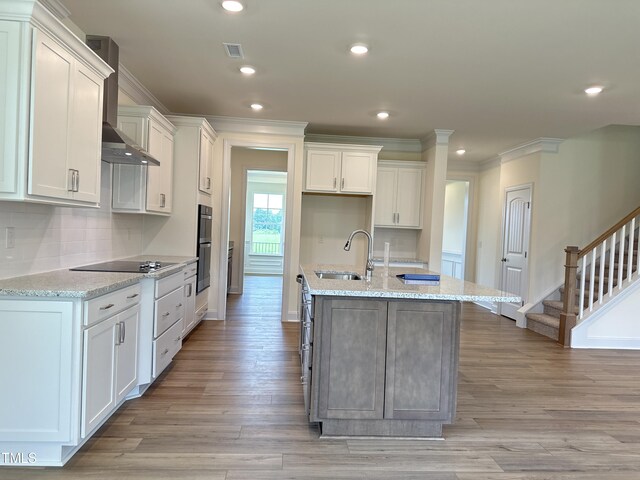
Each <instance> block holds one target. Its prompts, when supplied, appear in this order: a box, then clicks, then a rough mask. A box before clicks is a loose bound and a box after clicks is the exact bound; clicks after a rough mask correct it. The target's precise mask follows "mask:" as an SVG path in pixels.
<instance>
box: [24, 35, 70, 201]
mask: <svg viewBox="0 0 640 480" xmlns="http://www.w3.org/2000/svg"><path fill="white" fill-rule="evenodd" d="M33 48H34V62H33V83H32V97H31V98H32V104H31V112H30V113H31V115H30V116H31V145H30V148H29V150H30V155H29V162H30V163H29V187H28V191H29V193H30V194H32V195H42V196H46V197H54V198H61V199H68V198H71V196H72V194H71V174H70V172H69V171H68V167H67V158H68V156H69V128H70V122H71V83H72V77H73V69H74V65H75V61H74V60H73V57H72V56H71V54H70V53H69V52H67V51H66V50H65V49H64V48H62V46H60V45H59V44H58V43H57V42H56V41H55V40H54V39H52V38H51V37H49V36H48V35H46V34H45V33H43V32H41V31H39V30H34V46H33Z"/></svg>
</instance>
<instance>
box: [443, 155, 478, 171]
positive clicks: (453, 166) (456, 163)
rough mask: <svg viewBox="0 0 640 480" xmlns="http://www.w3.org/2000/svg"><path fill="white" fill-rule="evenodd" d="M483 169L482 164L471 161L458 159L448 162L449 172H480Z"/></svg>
mask: <svg viewBox="0 0 640 480" xmlns="http://www.w3.org/2000/svg"><path fill="white" fill-rule="evenodd" d="M481 169H482V164H481V162H471V161H469V160H459V159H457V158H453V159H451V160H447V170H449V171H451V170H454V171H459V172H479V171H480V170H481Z"/></svg>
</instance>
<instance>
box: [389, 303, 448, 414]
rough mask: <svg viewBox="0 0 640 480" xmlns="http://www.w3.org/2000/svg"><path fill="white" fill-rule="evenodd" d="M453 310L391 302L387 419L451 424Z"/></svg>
mask: <svg viewBox="0 0 640 480" xmlns="http://www.w3.org/2000/svg"><path fill="white" fill-rule="evenodd" d="M456 308H457V304H455V303H424V302H420V303H418V302H389V317H388V324H387V355H386V357H387V365H386V374H387V376H386V384H385V412H384V417H385V418H394V419H425V420H443V421H446V420H452V418H451V414H452V411H453V410H452V408H451V405H452V401H453V400H454V399H453V398H452V392H455V385H452V382H453V381H454V380H455V378H456V374H455V371H452V369H453V368H457V365H456V362H455V358H454V353H455V352H454V348H453V347H454V345H455V344H456V342H454V340H455V335H456V331H457V329H456Z"/></svg>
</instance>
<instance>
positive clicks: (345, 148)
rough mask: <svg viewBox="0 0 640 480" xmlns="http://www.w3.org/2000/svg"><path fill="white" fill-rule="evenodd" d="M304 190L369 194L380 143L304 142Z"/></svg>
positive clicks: (372, 189)
mask: <svg viewBox="0 0 640 480" xmlns="http://www.w3.org/2000/svg"><path fill="white" fill-rule="evenodd" d="M305 148H306V160H305V189H304V191H305V192H326V193H340V194H356V195H371V194H373V191H374V186H375V178H376V163H377V159H378V152H380V149H381V148H382V147H378V146H368V145H339V144H324V143H306V144H305Z"/></svg>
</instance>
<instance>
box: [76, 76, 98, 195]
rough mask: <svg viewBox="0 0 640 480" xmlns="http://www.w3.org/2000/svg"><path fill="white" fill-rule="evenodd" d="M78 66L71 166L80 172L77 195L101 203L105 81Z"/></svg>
mask: <svg viewBox="0 0 640 480" xmlns="http://www.w3.org/2000/svg"><path fill="white" fill-rule="evenodd" d="M77 65H78V70H77V71H76V73H75V76H74V86H73V103H72V114H71V130H70V134H69V137H70V142H69V168H72V169H75V170H77V171H78V180H77V188H76V191H75V192H74V194H73V198H74V200H80V201H83V202H92V203H99V202H100V162H101V158H100V157H101V142H102V85H103V83H104V81H103V80H102V79H101V78H100V76H99V75H97V74H95V73H93V72H92V71H91V70H89V69H88V68H86V67H84V66H82V65H81V64H80V63H78V64H77Z"/></svg>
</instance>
